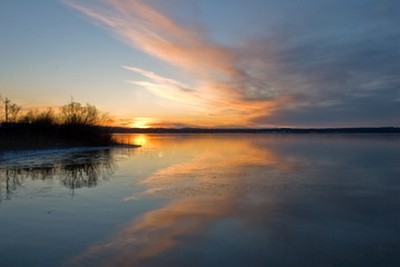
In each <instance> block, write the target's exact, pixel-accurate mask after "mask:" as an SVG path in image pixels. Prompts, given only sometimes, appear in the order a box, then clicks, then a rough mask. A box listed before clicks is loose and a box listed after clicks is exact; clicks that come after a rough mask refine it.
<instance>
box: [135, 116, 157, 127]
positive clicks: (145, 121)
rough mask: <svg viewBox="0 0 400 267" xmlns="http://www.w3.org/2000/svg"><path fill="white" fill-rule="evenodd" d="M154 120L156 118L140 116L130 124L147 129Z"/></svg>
mask: <svg viewBox="0 0 400 267" xmlns="http://www.w3.org/2000/svg"><path fill="white" fill-rule="evenodd" d="M153 122H154V119H152V118H144V117H138V118H135V119H134V120H133V122H132V123H131V124H129V126H130V127H132V128H143V129H147V128H150V127H151V124H152V123H153Z"/></svg>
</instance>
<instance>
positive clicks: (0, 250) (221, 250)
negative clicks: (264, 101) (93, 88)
mask: <svg viewBox="0 0 400 267" xmlns="http://www.w3.org/2000/svg"><path fill="white" fill-rule="evenodd" d="M120 138H123V139H124V140H125V141H129V142H131V143H137V144H141V145H142V147H141V148H139V149H121V148H119V149H111V150H101V149H100V150H92V151H81V150H79V149H78V150H76V151H72V152H68V153H66V152H63V153H47V154H46V153H37V154H36V155H29V154H28V155H25V156H24V157H23V158H21V159H19V160H15V159H13V157H4V156H3V161H2V162H0V266H24V267H25V266H362V267H365V266H400V139H399V136H396V135H358V136H357V135H353V136H351V135H241V134H231V135H219V134H216V135H197V134H196V135H123V136H120ZM4 159H7V160H4Z"/></svg>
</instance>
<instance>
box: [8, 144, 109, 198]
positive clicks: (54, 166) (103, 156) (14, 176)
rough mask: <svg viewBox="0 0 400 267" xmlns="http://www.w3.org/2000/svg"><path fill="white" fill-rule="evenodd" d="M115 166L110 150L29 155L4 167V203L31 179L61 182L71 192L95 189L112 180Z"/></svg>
mask: <svg viewBox="0 0 400 267" xmlns="http://www.w3.org/2000/svg"><path fill="white" fill-rule="evenodd" d="M114 168H115V163H114V159H113V156H112V153H111V150H109V149H96V150H89V151H78V152H68V151H66V152H62V153H57V154H52V155H50V156H49V155H47V154H45V153H44V154H43V155H42V156H40V155H39V156H37V155H33V156H28V157H24V158H22V159H21V160H15V161H12V162H10V163H7V162H6V163H3V164H2V165H1V167H0V200H4V199H11V197H12V196H13V194H14V193H16V192H17V191H18V189H19V188H20V187H21V186H22V185H23V184H24V182H25V181H27V180H49V179H57V180H58V181H59V182H60V183H61V184H62V185H63V186H65V187H66V188H69V189H72V190H73V189H78V188H82V187H94V186H96V185H97V184H98V183H99V182H100V181H102V180H104V179H108V177H110V176H111V175H112V173H113V171H114Z"/></svg>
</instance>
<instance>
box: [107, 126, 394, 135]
mask: <svg viewBox="0 0 400 267" xmlns="http://www.w3.org/2000/svg"><path fill="white" fill-rule="evenodd" d="M107 130H108V131H110V132H112V133H158V134H162V133H254V134H368V133H372V134H387V133H400V127H352V128H124V127H109V128H107Z"/></svg>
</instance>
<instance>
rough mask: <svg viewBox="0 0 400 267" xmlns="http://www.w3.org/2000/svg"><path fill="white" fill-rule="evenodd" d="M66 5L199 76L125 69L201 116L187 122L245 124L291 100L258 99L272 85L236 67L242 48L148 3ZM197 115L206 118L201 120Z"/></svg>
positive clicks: (108, 0)
mask: <svg viewBox="0 0 400 267" xmlns="http://www.w3.org/2000/svg"><path fill="white" fill-rule="evenodd" d="M67 3H68V4H69V5H70V6H72V7H73V8H75V9H77V10H79V11H80V12H82V13H84V14H85V15H87V16H88V17H90V18H92V19H93V20H94V21H96V22H100V23H101V24H102V25H105V26H106V27H107V28H108V29H110V30H111V31H112V32H113V33H115V34H116V35H117V36H118V37H119V38H121V39H122V40H123V41H125V42H127V43H128V44H129V45H131V46H133V47H135V48H138V49H140V50H142V51H143V52H145V53H147V54H149V55H151V56H154V57H156V58H158V59H160V60H162V61H165V62H168V63H170V64H172V65H174V66H177V67H179V68H180V69H181V70H183V71H184V72H187V73H190V75H191V76H192V77H195V78H194V79H195V81H194V83H193V84H196V86H193V85H192V86H188V85H186V84H183V83H182V82H180V81H176V80H174V79H170V78H167V77H162V76H161V75H159V74H156V73H154V72H150V71H146V70H143V69H141V68H138V67H125V68H126V69H127V70H130V71H133V72H135V73H138V74H140V75H142V76H144V77H145V78H146V79H147V80H139V81H131V83H133V84H135V85H137V86H140V87H143V88H145V89H147V90H149V91H150V92H152V93H153V94H154V95H156V96H158V97H162V98H165V99H168V100H170V101H174V102H179V103H182V104H184V106H186V110H195V111H196V112H199V113H200V114H201V116H192V117H191V119H190V120H189V121H184V122H182V123H188V124H193V123H194V124H196V125H200V126H215V125H228V126H229V125H246V124H248V123H249V122H250V121H251V120H252V119H254V118H256V117H259V116H265V115H269V114H271V112H272V111H273V110H274V109H275V108H276V107H277V105H278V104H279V105H280V104H282V103H283V102H285V101H288V98H287V97H285V96H276V95H274V96H268V94H267V96H265V95H262V97H259V95H260V92H263V91H267V92H268V90H269V89H270V88H268V86H267V85H266V84H265V83H264V82H262V81H257V79H260V77H256V76H254V75H249V74H248V73H247V72H246V71H243V70H241V69H240V68H239V67H237V65H238V62H239V61H240V60H238V57H240V55H239V54H238V53H237V51H234V50H233V49H232V48H226V47H223V46H221V45H218V44H216V43H214V42H212V41H211V40H210V38H209V36H207V34H206V33H205V32H204V31H200V30H199V29H197V28H193V27H188V26H185V25H182V24H179V23H178V22H176V21H174V20H173V19H172V18H170V17H168V16H167V15H165V14H163V13H162V12H161V11H160V10H157V8H155V7H154V6H151V5H150V4H149V3H148V2H146V1H141V0H129V1H128V0H104V1H102V2H101V3H100V4H99V2H98V1H90V0H87V1H74V0H69V1H67ZM262 75H263V74H262ZM262 79H265V77H263V78H262ZM253 80H254V81H253ZM257 99H259V100H257ZM207 114H212V115H213V116H212V117H210V116H207ZM198 117H202V119H201V120H200V121H198ZM180 123H181V122H180Z"/></svg>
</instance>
